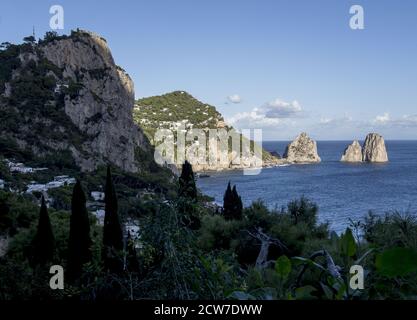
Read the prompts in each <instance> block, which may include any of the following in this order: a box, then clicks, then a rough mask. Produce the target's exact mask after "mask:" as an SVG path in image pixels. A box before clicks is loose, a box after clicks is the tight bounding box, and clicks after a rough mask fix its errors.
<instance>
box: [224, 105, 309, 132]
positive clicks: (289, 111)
mask: <svg viewBox="0 0 417 320" xmlns="http://www.w3.org/2000/svg"><path fill="white" fill-rule="evenodd" d="M301 113H302V108H301V105H300V104H299V103H298V102H297V101H293V102H285V101H283V100H280V99H275V100H274V101H271V102H269V103H266V104H264V105H263V106H261V107H260V108H254V109H252V111H250V112H240V113H237V114H235V115H233V116H232V117H230V118H229V119H227V121H228V123H230V124H231V125H234V126H236V127H238V128H268V127H276V126H277V125H279V124H282V123H284V122H288V121H289V119H290V118H296V117H299V116H300V115H301Z"/></svg>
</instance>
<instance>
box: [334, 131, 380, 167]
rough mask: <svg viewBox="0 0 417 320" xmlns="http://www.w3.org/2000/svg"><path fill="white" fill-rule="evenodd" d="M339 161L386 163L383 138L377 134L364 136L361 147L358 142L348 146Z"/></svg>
mask: <svg viewBox="0 0 417 320" xmlns="http://www.w3.org/2000/svg"><path fill="white" fill-rule="evenodd" d="M340 161H344V162H388V154H387V150H386V148H385V141H384V138H383V137H382V136H381V135H379V134H377V133H370V134H368V135H367V136H366V139H365V143H364V145H363V147H361V145H360V144H359V142H358V141H354V142H353V143H352V144H351V145H350V146H348V147H347V148H346V150H345V152H344V154H343V155H342V158H341V160H340Z"/></svg>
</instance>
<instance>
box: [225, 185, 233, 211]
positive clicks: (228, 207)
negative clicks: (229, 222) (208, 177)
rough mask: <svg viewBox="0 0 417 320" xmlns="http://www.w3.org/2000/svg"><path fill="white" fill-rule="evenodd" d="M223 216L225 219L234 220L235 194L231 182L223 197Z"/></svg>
mask: <svg viewBox="0 0 417 320" xmlns="http://www.w3.org/2000/svg"><path fill="white" fill-rule="evenodd" d="M223 215H224V217H225V219H233V194H232V188H231V186H230V181H229V183H228V184H227V188H226V191H225V193H224V196H223Z"/></svg>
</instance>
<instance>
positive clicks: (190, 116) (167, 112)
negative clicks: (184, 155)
mask: <svg viewBox="0 0 417 320" xmlns="http://www.w3.org/2000/svg"><path fill="white" fill-rule="evenodd" d="M133 118H134V121H135V122H136V123H137V124H138V125H139V127H141V129H142V130H143V132H144V133H145V134H146V136H147V137H148V139H149V141H150V142H151V143H154V141H153V139H154V134H155V132H156V130H157V129H162V128H163V129H170V130H173V131H174V132H175V130H176V129H177V128H179V127H181V126H182V127H183V128H184V129H192V128H197V129H203V130H205V132H206V134H207V131H208V130H209V129H226V130H231V131H234V130H235V129H234V128H233V127H231V126H228V125H227V124H226V123H225V121H224V119H223V116H222V115H221V114H220V113H219V112H218V111H217V110H216V108H215V107H214V106H212V105H209V104H206V103H203V102H201V101H199V100H197V99H196V98H194V97H193V96H192V95H190V94H189V93H187V92H185V91H174V92H171V93H167V94H164V95H161V96H154V97H147V98H143V99H140V100H137V101H136V103H135V107H134V110H133ZM242 139H246V138H245V137H243V138H242ZM251 144H253V142H251ZM256 147H257V145H255V148H256ZM231 157H232V156H231ZM262 157H263V162H264V165H265V166H270V165H275V164H277V163H278V162H279V160H278V159H277V158H275V157H274V156H272V155H271V154H270V153H268V152H267V151H265V150H262ZM250 166H251V165H233V164H232V163H227V164H225V165H221V164H216V165H212V164H211V165H209V164H207V165H194V166H193V167H194V169H195V170H196V171H209V170H224V169H242V168H247V167H250Z"/></svg>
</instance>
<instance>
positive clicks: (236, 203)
mask: <svg viewBox="0 0 417 320" xmlns="http://www.w3.org/2000/svg"><path fill="white" fill-rule="evenodd" d="M232 198H233V211H234V218H235V219H242V215H243V204H242V198H241V197H240V196H239V194H238V193H237V190H236V185H234V186H233V190H232Z"/></svg>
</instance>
